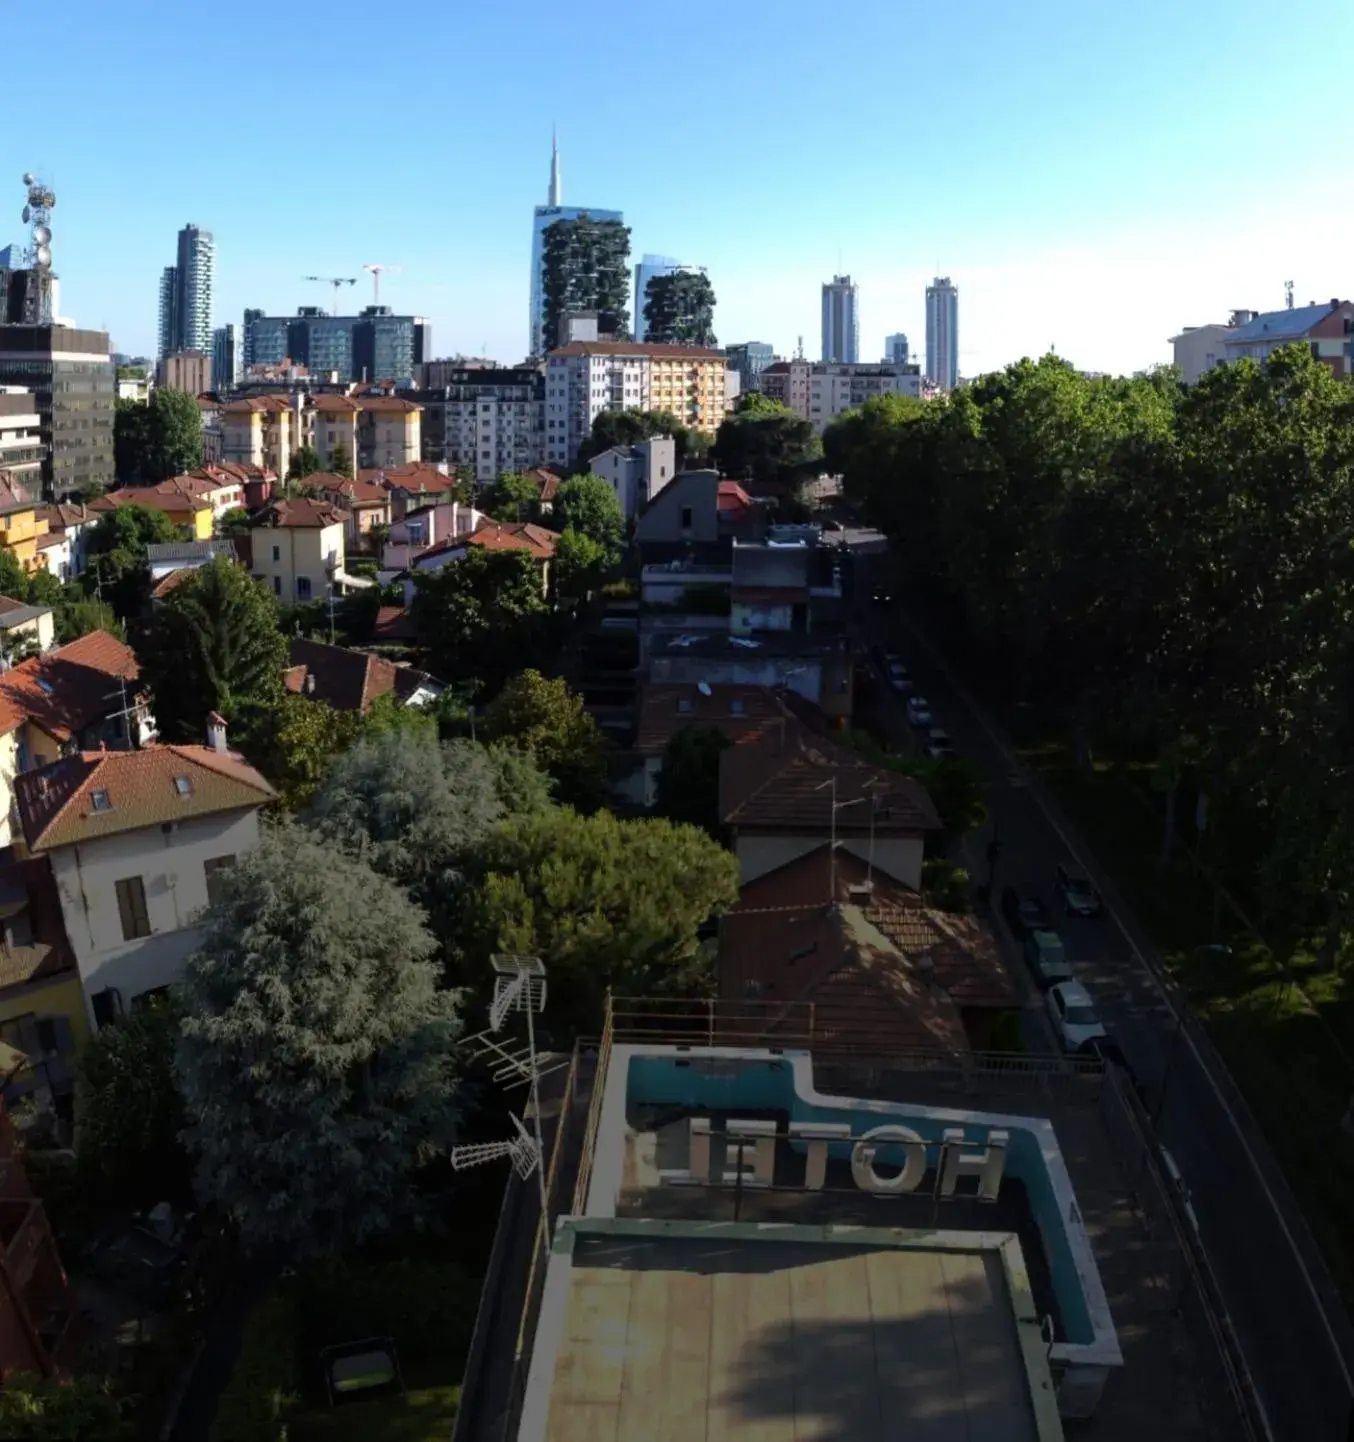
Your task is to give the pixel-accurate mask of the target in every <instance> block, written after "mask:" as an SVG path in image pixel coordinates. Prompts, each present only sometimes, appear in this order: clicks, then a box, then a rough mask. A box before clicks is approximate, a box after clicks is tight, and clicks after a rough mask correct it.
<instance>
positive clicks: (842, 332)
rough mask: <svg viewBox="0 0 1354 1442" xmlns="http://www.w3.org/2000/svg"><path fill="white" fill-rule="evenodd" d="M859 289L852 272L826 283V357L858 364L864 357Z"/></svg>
mask: <svg viewBox="0 0 1354 1442" xmlns="http://www.w3.org/2000/svg"><path fill="white" fill-rule="evenodd" d="M859 300H860V296H859V292H858V291H857V289H856V285H855V283H854V282H853V281H852V279H851V277H850V276H849V275H834V276H833V277H832V282H831V284H830V285H824V286H823V359H824V360H825V361H838V362H845V363H846V364H847V365H855V363H856V362H857V361H858V360H859V359H860V312H859Z"/></svg>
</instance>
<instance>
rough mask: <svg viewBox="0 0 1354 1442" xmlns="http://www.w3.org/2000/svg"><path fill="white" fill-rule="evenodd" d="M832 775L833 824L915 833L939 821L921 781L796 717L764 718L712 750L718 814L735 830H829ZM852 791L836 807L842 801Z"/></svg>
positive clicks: (841, 829) (848, 829)
mask: <svg viewBox="0 0 1354 1442" xmlns="http://www.w3.org/2000/svg"><path fill="white" fill-rule="evenodd" d="M834 779H835V781H836V783H837V785H836V800H837V803H838V816H837V832H838V834H839V835H840V834H842V833H858V834H865V833H868V831H869V830H870V812H871V807H872V806H873V809H874V829H875V831H876V832H877V833H878V834H880V835H890V836H897V835H899V834H900V833H901V834H903V835H910V836H921V835H924V834H925V833H926V832H927V831H937V830H939V829H940V817H939V816H938V815H937V813H936V809H935V806H934V805H933V804H932V802H931V798H930V797H929V796H928V795H927V793H926V788H925V787H924V786H922V784H921V783H920V782H919V781H917V780H915V779H914V778H913V777H911V776H904V775H902V774H901V773H900V772H897V771H891V770H888V769H887V768H886V767H881V766H875V765H872V764H871V763H870V762H868V761H867V760H866V759H865V758H864V757H862V756H860V755H859V754H857V753H856V752H854V751H850V750H847V748H845V747H843V746H836V745H834V744H833V743H832V742H831V741H828V740H827V739H826V738H824V737H821V736H815V735H814V734H813V733H812V732H811V731H809V729H808V728H807V727H806V726H803V725H801V724H799V723H798V722H785V723H783V724H781V723H776V724H773V725H768V726H767V727H765V728H764V729H763V730H762V731H761V732H760V733H758V734H755V735H754V736H751V737H749V738H748V739H747V741H745V742H744V744H742V745H739V746H735V747H734V748H733V749H732V750H729V751H726V752H725V753H724V754H723V755H722V756H721V757H720V758H719V807H720V819H721V820H722V821H724V822H725V823H726V824H728V825H731V826H734V827H736V828H738V829H740V830H742V829H751V830H755V831H767V830H770V831H786V832H790V833H798V834H800V835H803V834H804V833H806V832H807V833H809V834H811V835H813V834H821V835H823V836H824V837H826V836H827V835H828V834H829V833H830V831H831V818H832V798H833V791H832V788H831V786H829V785H828V784H826V783H829V782H831V781H833V780H834ZM855 799H859V800H860V804H859V805H857V806H853V807H849V808H845V809H843V808H842V806H841V803H842V802H845V801H851V800H855Z"/></svg>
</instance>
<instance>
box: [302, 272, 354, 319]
mask: <svg viewBox="0 0 1354 1442" xmlns="http://www.w3.org/2000/svg"><path fill="white" fill-rule="evenodd" d="M301 279H302V280H315V281H320V282H322V283H323V284H325V285H332V286H333V287H334V314H335V315H337V314H338V293H339V287H340V286H344V285H356V284H357V277H356V276H355V275H303V276H302V277H301Z"/></svg>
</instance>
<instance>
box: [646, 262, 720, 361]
mask: <svg viewBox="0 0 1354 1442" xmlns="http://www.w3.org/2000/svg"><path fill="white" fill-rule="evenodd" d="M635 308H636V310H638V309H639V302H638V300H637V301H636V302H635ZM644 312H645V314H646V315H647V316H649V317H651V319H650V320H648V321H646V323H645V332H646V335H647V337H648V339H649V340H651V341H654V342H655V343H656V344H659V345H703V346H713V345H715V344H716V340H715V291H714V287H713V286H712V285H711V284H710V277H709V276H707V275H706V273H705V268H704V266H701V267H699V268H696V267H692V266H686V265H684V266H679V267H678V268H677V269H676V270H670V271H667V272H665V273H664V274H662V275H654V276H650V277H649V279H648V281H647V282H646V283H645V291H644Z"/></svg>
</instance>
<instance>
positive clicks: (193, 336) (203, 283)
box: [159, 225, 216, 360]
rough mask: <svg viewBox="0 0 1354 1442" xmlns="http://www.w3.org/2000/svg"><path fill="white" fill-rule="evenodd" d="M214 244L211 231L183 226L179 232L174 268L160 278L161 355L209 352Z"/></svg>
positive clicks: (166, 270) (214, 277)
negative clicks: (190, 351) (178, 352)
mask: <svg viewBox="0 0 1354 1442" xmlns="http://www.w3.org/2000/svg"><path fill="white" fill-rule="evenodd" d="M215 279H216V242H215V241H214V240H213V239H212V233H211V231H210V230H203V229H201V228H200V227H199V226H196V225H185V226H184V228H183V229H182V230H181V231H179V243H178V253H177V256H176V257H175V263H174V264H173V265H167V266H166V267H165V268H164V271H163V273H162V274H161V276H160V356H159V358H160V359H161V360H164V358H165V357H166V356H168V355H172V354H173V353H174V352H175V351H181V350H192V351H201V352H202V353H203V354H204V355H210V354H211V350H212V289H213V283H214V281H215Z"/></svg>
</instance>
